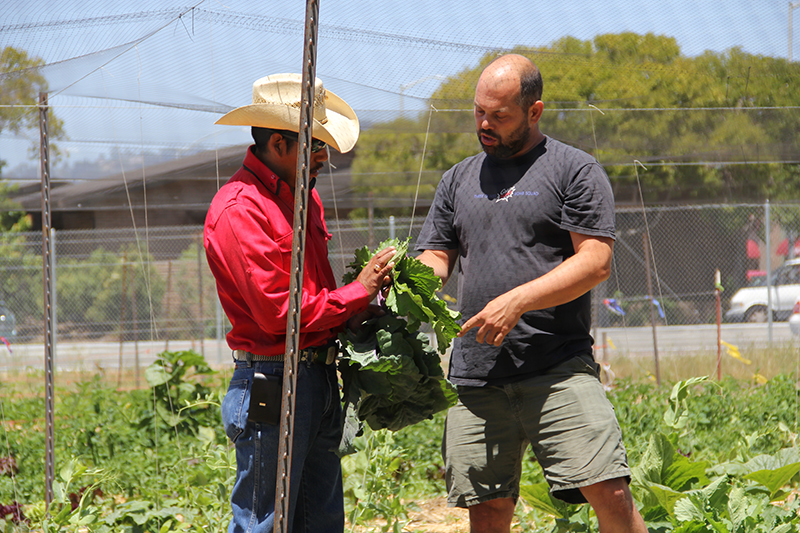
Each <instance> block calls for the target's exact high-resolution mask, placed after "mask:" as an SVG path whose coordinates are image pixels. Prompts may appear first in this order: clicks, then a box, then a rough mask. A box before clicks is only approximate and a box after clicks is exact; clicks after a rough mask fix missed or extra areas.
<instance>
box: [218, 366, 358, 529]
mask: <svg viewBox="0 0 800 533" xmlns="http://www.w3.org/2000/svg"><path fill="white" fill-rule="evenodd" d="M250 365H251V366H248V363H247V362H244V361H240V362H237V363H236V369H235V370H234V372H233V376H232V378H231V382H230V385H229V387H228V392H227V394H226V395H225V398H224V400H223V401H222V423H223V424H224V426H225V433H227V435H228V437H229V438H230V439H231V441H233V443H234V444H235V446H236V482H235V483H234V486H233V491H232V492H231V507H232V508H233V519H232V520H231V523H230V526H229V527H228V532H229V533H245V532H247V533H267V532H271V531H272V530H273V522H274V515H275V484H276V477H277V470H278V442H279V439H278V433H279V427H278V426H275V425H270V424H260V423H255V422H249V421H248V420H247V411H248V406H249V403H250V389H251V385H252V383H253V374H254V373H255V372H261V373H263V374H266V375H270V374H272V375H278V376H282V375H283V362H271V361H270V362H262V361H254V362H252V363H251V364H250ZM296 390H297V395H296V400H295V401H296V405H295V419H294V440H293V445H292V467H291V481H290V498H289V510H288V514H287V519H288V521H289V531H290V532H294V533H302V532H314V533H325V532H336V533H341V532H342V530H343V529H344V503H343V496H342V467H341V463H340V461H339V457H337V456H336V454H335V453H334V452H333V451H331V450H335V449H336V448H337V446H338V445H339V440H340V439H341V411H342V406H341V401H340V397H339V385H338V380H337V377H336V366H335V365H327V366H325V365H320V364H314V363H305V362H300V363H299V364H298V369H297V389H296Z"/></svg>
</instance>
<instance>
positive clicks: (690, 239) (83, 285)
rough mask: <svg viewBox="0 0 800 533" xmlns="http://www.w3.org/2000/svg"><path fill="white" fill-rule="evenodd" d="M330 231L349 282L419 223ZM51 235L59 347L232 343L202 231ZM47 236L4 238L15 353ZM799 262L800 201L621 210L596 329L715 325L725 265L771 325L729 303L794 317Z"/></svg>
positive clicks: (1, 261) (2, 328)
mask: <svg viewBox="0 0 800 533" xmlns="http://www.w3.org/2000/svg"><path fill="white" fill-rule="evenodd" d="M328 225H329V228H328V229H329V231H330V232H331V233H332V234H333V239H332V240H331V241H330V260H331V264H332V266H333V269H334V274H335V275H336V277H337V279H341V277H342V274H343V273H344V271H345V270H346V268H347V265H348V264H349V263H350V261H351V260H352V258H353V252H354V250H355V249H357V248H360V247H362V246H365V245H368V246H370V247H371V248H372V249H375V248H377V247H378V246H379V244H380V243H381V242H382V241H383V240H385V239H387V238H390V237H397V238H400V239H404V238H406V237H410V238H411V241H412V243H413V242H415V240H416V236H417V234H418V232H419V230H420V227H421V225H422V220H421V219H419V218H417V219H413V220H412V219H410V218H399V217H398V218H395V217H391V218H388V219H374V220H369V219H363V220H344V221H336V220H331V221H329V224H328ZM409 227H411V230H409ZM767 227H769V228H771V230H770V231H769V232H768V231H766V228H767ZM53 237H54V242H55V245H54V249H55V259H54V262H55V268H53V269H52V270H53V272H55V285H56V291H55V295H56V299H55V301H56V310H57V311H56V319H57V320H56V324H57V339H58V342H59V343H77V344H87V345H89V344H91V343H106V345H107V346H109V345H110V346H113V345H114V344H115V343H119V344H120V345H121V344H122V343H130V342H134V341H136V342H138V341H151V342H152V341H156V344H157V345H158V347H159V348H160V349H169V348H170V343H178V342H183V343H185V342H186V341H191V342H192V343H195V342H199V343H202V342H204V341H206V340H209V341H211V340H216V341H219V342H220V343H221V344H222V345H223V346H224V335H225V332H226V331H227V327H228V324H227V322H226V320H225V317H224V314H223V313H222V310H221V308H220V306H219V302H218V299H217V296H216V291H215V287H214V279H213V277H212V275H211V272H210V271H209V269H208V265H207V263H206V260H205V256H204V253H203V248H202V227H199V226H182V227H159V228H150V229H148V230H142V229H139V230H138V231H135V230H132V229H130V230H92V231H58V232H54V234H53ZM41 240H42V235H41V234H40V233H7V234H5V235H3V236H2V244H1V245H0V246H2V254H0V280H1V281H0V300H2V301H0V316H1V317H2V318H0V337H3V338H4V339H5V340H6V341H7V342H8V343H9V347H11V348H12V349H13V348H14V347H15V346H18V345H37V344H40V343H41V342H42V338H43V319H42V300H43V297H42V294H43V287H42V283H43V280H42V259H41V250H42V247H41ZM198 252H200V253H198ZM798 255H800V204H791V205H789V204H781V205H772V206H770V205H769V204H764V205H756V204H751V205H706V206H676V207H648V208H646V209H645V210H642V209H627V208H626V209H623V210H618V211H617V241H616V246H615V254H614V264H613V272H612V275H611V278H610V279H609V280H608V281H607V282H605V283H603V284H602V285H601V286H599V287H598V288H597V289H595V291H594V293H593V294H594V298H593V302H594V305H593V315H594V323H595V326H596V327H601V328H602V327H629V328H633V327H637V326H647V325H651V324H652V323H653V321H655V322H656V324H658V325H670V326H672V325H690V324H713V323H714V322H715V321H716V293H715V290H716V286H715V271H716V270H719V272H720V278H719V279H720V282H721V285H722V286H723V287H724V291H723V292H722V299H721V300H722V310H723V313H726V315H727V319H729V320H748V321H761V320H766V316H765V314H763V313H761V314H758V313H754V312H753V310H750V312H748V309H742V310H740V311H742V312H741V313H739V314H738V315H736V314H731V312H732V311H731V310H730V309H729V307H730V304H729V303H730V299H731V297H732V296H733V295H734V294H735V293H736V292H737V290H739V289H741V288H744V287H748V286H754V287H759V286H760V287H762V288H763V289H764V290H763V291H762V292H764V293H766V290H765V286H766V283H767V279H768V277H769V278H771V279H770V280H769V281H770V282H771V283H773V284H776V286H777V288H778V291H779V294H782V293H781V292H780V291H783V293H785V294H788V295H790V297H782V298H775V299H774V300H775V301H773V302H772V305H773V309H774V311H775V312H774V314H773V317H774V318H775V319H776V320H786V319H787V318H788V313H789V312H790V311H791V307H792V306H793V305H794V300H795V298H797V296H800V280H798V279H797V278H796V274H797V269H794V268H791V269H788V270H787V265H791V264H792V261H791V260H792V259H793V258H795V257H796V256H798ZM787 262H788V263H787ZM768 272H769V273H770V276H768V274H767V273H768ZM787 272H788V273H787ZM791 273H794V274H795V277H792V276H791ZM497 275H502V273H497ZM793 282H794V283H793ZM795 284H796V285H795ZM456 287H457V272H456V274H454V276H453V279H451V281H450V282H449V283H448V285H447V286H446V287H444V289H443V292H442V297H444V298H445V299H446V300H447V301H448V302H451V304H453V305H457V303H456V297H457V289H456ZM756 292H757V290H756ZM758 298H759V296H758V295H757V294H756V295H755V296H753V297H752V299H753V305H760V303H759V300H758ZM764 298H766V296H764ZM787 306H788V307H787ZM108 343H110V344H108ZM176 345H177V344H173V346H176ZM193 345H194V344H193ZM201 345H202V344H201ZM2 349H3V348H2V346H0V350H2Z"/></svg>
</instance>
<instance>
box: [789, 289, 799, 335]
mask: <svg viewBox="0 0 800 533" xmlns="http://www.w3.org/2000/svg"><path fill="white" fill-rule="evenodd" d="M789 329H791V330H792V333H793V334H794V335H800V298H798V299H797V301H795V302H794V309H792V316H790V317H789Z"/></svg>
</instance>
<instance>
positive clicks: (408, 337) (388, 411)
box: [339, 314, 457, 455]
mask: <svg viewBox="0 0 800 533" xmlns="http://www.w3.org/2000/svg"><path fill="white" fill-rule="evenodd" d="M339 340H340V341H341V343H342V346H343V353H342V354H341V355H340V358H339V371H340V373H341V375H342V395H343V399H344V435H343V438H342V444H341V446H340V450H339V451H340V453H341V454H342V455H344V454H347V453H352V452H353V451H354V450H353V446H352V441H353V439H355V437H356V436H358V435H360V434H361V433H362V429H363V428H362V423H363V422H366V423H367V424H369V427H370V428H372V429H373V430H379V429H383V428H386V429H389V430H391V431H397V430H399V429H402V428H404V427H406V426H410V425H413V424H416V423H417V422H421V421H422V420H427V419H430V418H431V417H432V416H433V414H434V413H437V412H439V411H442V410H444V409H447V408H449V407H450V406H452V405H454V404H455V403H456V399H457V395H456V391H455V387H453V385H452V384H451V383H450V382H449V381H447V379H446V378H445V377H444V372H443V371H442V365H441V360H440V359H439V354H437V353H436V350H434V349H433V348H432V347H431V345H430V343H429V342H428V337H427V335H425V334H424V333H421V332H416V333H410V332H409V331H408V330H407V328H406V321H405V320H403V319H402V318H399V317H396V316H393V315H391V314H386V315H384V316H381V317H377V318H372V319H370V320H368V321H367V322H365V323H364V324H363V326H362V327H361V329H359V330H358V331H357V332H354V331H348V332H346V333H341V334H340V335H339Z"/></svg>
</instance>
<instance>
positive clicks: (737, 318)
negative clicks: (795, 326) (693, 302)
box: [725, 258, 800, 322]
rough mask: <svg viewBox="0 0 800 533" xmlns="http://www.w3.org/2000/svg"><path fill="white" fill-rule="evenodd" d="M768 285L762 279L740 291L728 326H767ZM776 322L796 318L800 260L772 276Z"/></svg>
mask: <svg viewBox="0 0 800 533" xmlns="http://www.w3.org/2000/svg"><path fill="white" fill-rule="evenodd" d="M766 284H767V281H766V278H758V279H756V280H754V283H753V284H752V285H751V286H749V287H744V288H741V289H739V290H738V291H736V293H735V294H734V295H733V297H732V298H731V303H730V308H729V309H728V311H726V312H725V320H727V321H728V322H766V321H767V318H768V315H767V306H768V300H767V295H768V293H767V286H766ZM770 289H771V291H770V292H771V293H772V318H773V319H774V320H787V319H788V318H789V317H790V315H791V314H792V310H793V309H794V307H795V302H797V300H798V298H800V258H794V259H790V260H788V261H786V263H784V265H783V266H781V267H780V268H778V269H777V270H775V271H774V272H773V273H772V287H771V288H770Z"/></svg>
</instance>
